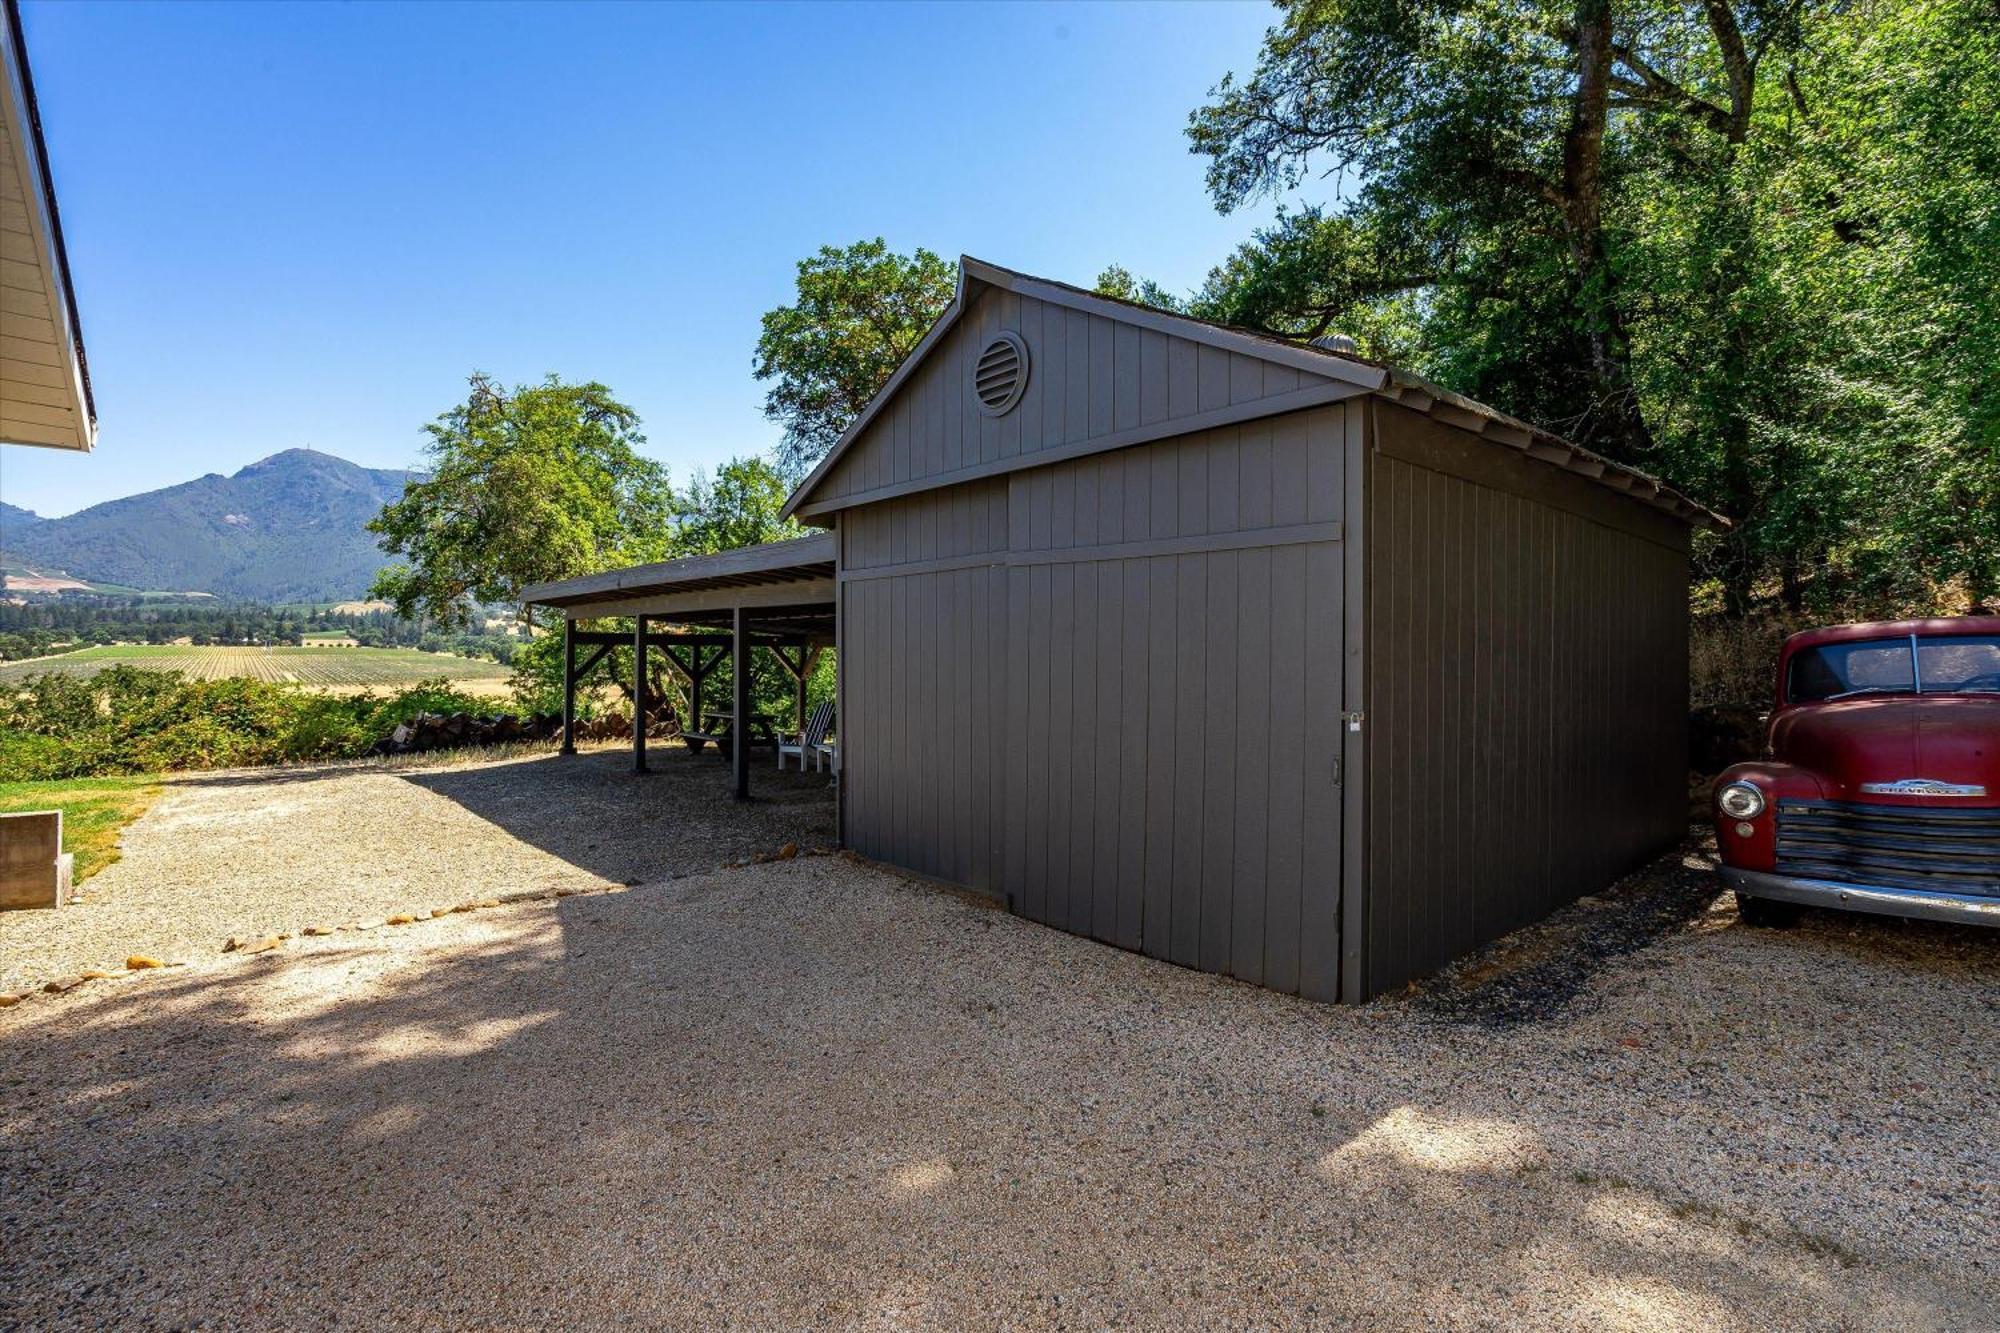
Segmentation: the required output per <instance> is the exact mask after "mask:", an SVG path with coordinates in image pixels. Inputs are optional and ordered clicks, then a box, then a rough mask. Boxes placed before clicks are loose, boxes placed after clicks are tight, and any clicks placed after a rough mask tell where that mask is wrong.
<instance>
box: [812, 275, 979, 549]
mask: <svg viewBox="0 0 2000 1333" xmlns="http://www.w3.org/2000/svg"><path fill="white" fill-rule="evenodd" d="M969 286H970V279H969V277H968V274H967V271H966V266H965V261H964V260H963V259H961V260H960V261H959V265H958V290H957V291H955V292H953V293H952V297H951V304H950V305H948V306H946V307H945V308H944V313H943V314H941V315H939V316H938V317H937V322H936V323H934V324H932V325H931V328H930V332H929V333H926V334H925V335H924V336H923V337H922V338H921V339H919V340H918V342H917V345H916V346H915V347H913V348H911V349H910V354H909V355H908V356H906V357H904V358H903V364H901V365H900V366H897V367H896V370H895V373H894V374H892V375H890V376H889V378H888V380H887V381H885V382H884V383H883V385H882V387H881V388H879V389H877V390H876V391H875V396H874V397H873V398H870V399H869V400H868V406H866V407H864V408H862V409H861V415H860V416H858V417H856V418H854V423H853V424H852V425H850V426H849V427H848V428H847V429H846V430H844V431H842V432H841V434H840V438H839V439H838V440H835V441H834V443H833V448H831V449H829V450H827V451H826V457H825V458H822V459H820V460H819V466H818V467H816V468H814V469H813V470H812V471H811V472H809V473H807V474H806V479H805V480H804V481H802V482H800V483H799V484H798V486H797V488H796V489H794V490H793V491H792V493H791V495H790V496H789V497H788V498H787V499H786V500H785V507H784V508H783V509H781V510H779V511H778V517H779V519H781V520H782V519H788V518H791V517H792V516H793V515H794V514H795V513H796V512H797V511H798V508H799V505H800V503H801V502H802V501H803V500H804V499H805V497H806V496H808V495H810V494H812V492H813V490H814V489H815V488H816V487H817V486H818V485H819V484H820V482H822V481H824V480H825V479H826V475H827V474H828V473H829V472H831V471H833V468H834V465H835V464H837V463H838V462H840V460H841V458H842V457H843V456H845V455H846V453H847V451H848V449H849V448H851V447H852V446H853V444H854V442H855V441H856V440H858V439H860V438H861V434H862V432H863V431H865V430H867V429H868V425H869V423H870V422H872V421H874V420H875V418H876V417H877V416H878V415H880V413H881V411H882V409H883V408H884V407H886V406H888V404H889V400H890V399H891V398H894V397H895V396H896V394H897V392H898V391H900V390H901V389H902V387H903V385H904V384H905V383H906V382H907V381H908V380H909V378H910V376H912V375H914V374H916V372H917V367H918V366H920V365H922V364H923V362H924V360H925V359H926V358H927V357H929V356H930V353H931V349H932V348H933V347H936V346H937V345H938V344H939V343H940V342H943V341H944V338H945V335H946V334H948V333H950V332H951V331H952V329H953V328H955V327H956V326H957V324H958V321H959V319H960V318H961V317H963V316H964V314H965V311H966V307H967V306H969V305H971V304H972V300H973V293H971V292H970V291H968V290H967V289H968V287H969Z"/></svg>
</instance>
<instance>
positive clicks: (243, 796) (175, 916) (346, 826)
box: [0, 743, 834, 992]
mask: <svg viewBox="0 0 2000 1333" xmlns="http://www.w3.org/2000/svg"><path fill="white" fill-rule="evenodd" d="M649 757H650V762H651V766H652V769H653V772H652V773H650V774H649V775H648V776H647V777H646V778H645V779H644V780H643V781H640V782H634V781H633V774H632V772H631V752H630V751H629V750H627V749H624V748H623V747H613V748H609V749H602V750H596V751H591V752H587V753H584V754H580V755H577V756H575V757H573V758H570V759H562V758H559V757H557V756H556V755H554V754H544V755H539V756H536V757H532V758H525V759H523V758H513V759H508V760H502V761H500V762H480V761H477V760H473V761H470V762H467V761H464V760H459V761H455V762H452V763H449V764H445V765H429V766H426V765H424V764H422V763H416V764H412V763H410V762H409V761H407V760H404V761H394V762H390V763H385V764H375V765H359V766H357V765H354V764H336V765H327V766H324V767H317V768H297V769H284V770H271V769H264V770H242V771H236V772H229V773H210V774H200V775H196V776H192V777H188V778H184V779H180V780H177V781H175V782H174V783H172V784H171V785H170V786H169V787H168V788H167V790H166V792H165V794H164V795H162V797H161V798H160V800H159V801H158V802H157V803H156V804H155V805H154V807H153V808H152V809H151V810H150V811H148V812H147V814H146V815H145V817H143V818H142V819H140V820H139V821H138V822H136V823H134V824H133V825H132V826H131V828H129V829H128V830H126V833H125V837H124V841H123V849H124V856H123V859H121V860H119V861H118V862H117V863H115V864H113V865H111V866H108V867H107V868H105V869H104V870H103V871H102V872H100V873H99V874H97V875H95V876H93V877H92V878H91V879H90V880H88V881H86V882H85V884H84V885H83V891H84V896H83V901H82V902H81V903H80V904H78V905H76V906H73V907H69V908H65V909H64V910H62V911H60V912H7V913H0V992H5V991H12V990H19V989H25V988H29V987H34V986H39V985H41V984H42V983H43V982H46V981H49V980H52V979H54V978H56V977H59V976H64V975H70V974H74V973H76V972H79V971H82V970H84V969H87V968H105V969H117V968H121V967H123V966H124V965H125V960H126V958H127V957H129V956H131V955H132V954H135V953H136V954H146V955H150V956H152V957H155V958H160V959H163V960H166V961H169V962H184V961H192V960H194V959H196V958H199V957H201V956H203V955H206V954H212V953H215V952H217V951H219V950H220V949H221V947H222V944H223V942H224V941H225V940H226V939H227V938H228V937H229V936H231V935H243V936H249V937H255V936H262V935H270V934H276V933H279V932H284V931H289V932H297V931H299V930H301V929H303V928H305V927H307V926H313V925H324V926H338V925H342V924H345V923H349V922H354V921H360V920H367V919H370V918H375V919H379V918H381V917H385V916H387V915H389V914H391V913H394V912H409V911H422V910H425V909H428V908H432V907H440V906H448V905H451V904H453V903H457V902H460V901H463V900H464V899H466V898H469V897H470V898H483V897H498V896H502V895H505V894H508V893H513V892H522V891H527V890H535V889H550V888H562V887H579V888H595V887H602V886H603V885H604V884H606V883H618V884H622V883H625V882H627V881H632V882H637V881H640V880H651V879H664V878H668V877H670V876H673V875H677V874H682V875H684V874H688V873H690V872H693V871H697V870H712V869H714V868H715V867H716V866H718V865H721V864H723V863H725V862H728V861H735V860H742V859H744V858H747V857H748V856H750V855H751V854H752V853H755V852H760V851H770V850H773V849H775V848H777V847H779V846H781V845H783V844H784V843H786V842H797V843H798V844H799V845H800V846H802V847H815V846H825V845H830V844H831V843H832V841H833V838H834V825H833V793H832V790H831V789H830V788H829V786H828V784H827V778H826V776H825V775H824V774H805V775H801V774H799V773H798V772H797V771H796V770H792V769H787V770H786V772H785V773H783V774H782V775H781V774H779V773H778V772H777V770H776V767H775V766H774V765H772V764H770V763H769V762H768V761H766V762H765V763H763V764H762V765H760V766H759V767H758V768H757V770H756V771H754V772H753V773H752V775H751V789H752V792H753V794H755V795H756V796H758V797H759V798H760V799H758V800H755V801H752V802H751V803H750V804H748V805H747V806H742V807H738V806H737V805H736V804H735V803H734V802H733V801H731V800H730V799H729V769H728V766H727V765H726V764H724V763H722V762H721V761H719V760H718V759H716V758H715V756H714V753H713V752H712V751H711V752H710V753H709V754H708V755H706V756H704V757H700V758H697V757H695V756H693V755H690V754H688V752H687V751H686V750H685V749H684V748H682V747H681V746H678V745H675V746H671V747H670V746H668V745H666V744H664V743H656V744H655V745H654V746H653V747H652V748H651V753H650V756H649Z"/></svg>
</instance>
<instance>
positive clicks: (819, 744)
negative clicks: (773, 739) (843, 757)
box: [778, 699, 833, 773]
mask: <svg viewBox="0 0 2000 1333" xmlns="http://www.w3.org/2000/svg"><path fill="white" fill-rule="evenodd" d="M832 729H833V701H832V700H831V699H829V700H827V701H826V702H825V703H823V704H821V705H820V706H819V707H817V708H815V709H813V710H812V716H811V717H808V718H807V719H806V729H805V730H804V731H802V732H800V733H799V734H798V735H796V736H791V737H789V738H788V737H786V736H782V735H781V736H779V737H778V767H779V768H783V767H784V766H785V756H786V755H788V754H791V755H797V756H798V758H799V772H801V773H803V772H805V771H806V756H807V755H811V756H812V761H813V771H814V772H820V771H822V769H821V764H822V763H823V761H825V760H828V759H831V758H832V757H833V746H831V745H830V744H828V743H827V739H826V733H827V732H829V731H831V730H832Z"/></svg>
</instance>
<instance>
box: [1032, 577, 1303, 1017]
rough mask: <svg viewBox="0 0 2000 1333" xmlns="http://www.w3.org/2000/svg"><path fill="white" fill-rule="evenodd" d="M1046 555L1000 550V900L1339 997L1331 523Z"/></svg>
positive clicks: (1250, 977)
mask: <svg viewBox="0 0 2000 1333" xmlns="http://www.w3.org/2000/svg"><path fill="white" fill-rule="evenodd" d="M1060 555H1061V553H1060V552H1046V553H1043V554H1041V555H1039V556H1037V557H1036V559H1037V560H1038V561H1040V563H1025V564H1023V563H1017V564H1015V565H1013V566H1012V567H1011V568H1010V569H1009V570H1008V571H1007V578H1008V610H1007V624H1008V639H1009V649H1008V651H1009V657H1008V666H1009V670H1008V673H1007V684H1008V692H1009V699H1008V707H1007V709H1006V716H1007V718H1008V720H1009V723H1008V726H1007V728H1006V734H1005V737H1004V744H1005V746H1006V751H1007V802H1006V809H1007V819H1006V831H1007V843H1006V848H1005V858H1004V863H1005V875H1006V885H1007V890H1008V898H1009V902H1010V903H1011V905H1012V906H1013V908H1014V910H1015V911H1017V912H1020V913H1021V914H1022V915H1024V916H1027V917H1029V918H1031V919H1033V920H1036V921H1040V922H1043V923H1046V924H1048V925H1051V926H1055V927H1058V928H1060V929H1063V930H1068V931H1073V932H1075V933H1077V934H1080V935H1089V936H1093V937H1095V938H1097V939H1101V940H1106V941H1108V942H1111V943H1114V944H1119V945H1123V946H1124V947H1126V948H1131V949H1140V950H1143V951H1144V952H1146V953H1148V954H1151V955H1153V956H1155V957H1158V958H1165V959H1169V960H1171V961H1173V962H1176V963H1182V964H1185V965H1187V966H1190V967H1198V968H1201V969H1202V970H1204V971H1209V972H1219V973H1225V974H1228V975H1231V976H1236V977H1240V978H1242V979H1244V980H1246V981H1252V982H1256V983H1259V984H1261V985H1265V986H1270V987H1273V988H1275V989H1278V990H1286V991H1297V992H1300V993H1303V994H1305V995H1309V996H1313V997H1315V998H1322V999H1329V1000H1331V999H1336V998H1338V992H1339V959H1340V836H1341V818H1340V815H1341V811H1340V787H1339V785H1338V773H1337V769H1336V759H1337V757H1338V756H1339V754H1340V747H1341V733H1340V712H1341V670H1342V652H1341V648H1342V628H1341V627H1342V615H1341V611H1342V605H1341V602H1342V592H1341V589H1342V570H1341V544H1340V542H1338V541H1294V542H1291V543H1288V544H1282V545H1271V546H1252V547H1245V548H1240V549H1234V550H1209V551H1194V552H1187V553H1181V554H1172V555H1155V556H1145V557H1134V558H1129V559H1097V560H1081V561H1064V560H1062V559H1060ZM1050 557H1056V558H1053V559H1051V558H1050Z"/></svg>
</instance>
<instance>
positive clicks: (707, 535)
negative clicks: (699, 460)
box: [672, 458, 806, 555]
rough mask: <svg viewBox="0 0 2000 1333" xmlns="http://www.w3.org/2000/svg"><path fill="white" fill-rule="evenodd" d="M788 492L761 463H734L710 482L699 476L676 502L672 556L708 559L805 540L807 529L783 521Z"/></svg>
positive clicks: (779, 478) (758, 460) (768, 466)
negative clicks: (794, 539) (717, 554)
mask: <svg viewBox="0 0 2000 1333" xmlns="http://www.w3.org/2000/svg"><path fill="white" fill-rule="evenodd" d="M790 494H791V488H790V487H789V486H787V485H786V484H785V478H784V477H783V476H782V475H781V474H780V473H779V471H778V469H777V468H775V467H773V466H772V465H771V464H770V463H768V462H766V461H765V460H763V459H761V458H732V459H730V460H729V461H728V462H727V463H724V464H723V465H722V466H721V467H719V468H717V469H716V470H715V479H714V480H713V481H711V480H709V479H708V478H707V477H706V476H704V475H702V474H701V473H699V472H697V473H696V474H695V476H694V479H693V480H692V481H691V482H690V483H689V484H688V488H687V490H685V491H683V492H681V493H680V494H679V495H678V496H677V497H676V498H675V501H674V531H673V537H672V546H673V553H674V554H675V555H709V554H712V553H714V552H716V551H730V550H734V549H736V548H737V547H739V546H755V545H758V544H759V543H761V542H776V541H784V540H786V539H788V538H792V537H803V536H805V535H806V529H805V528H804V527H802V526H800V525H799V524H797V523H793V522H790V521H788V520H781V519H780V518H779V517H778V515H779V513H780V512H781V511H782V510H783V509H784V507H785V500H786V498H787V497H788V496H789V495H790Z"/></svg>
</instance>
